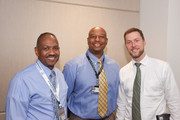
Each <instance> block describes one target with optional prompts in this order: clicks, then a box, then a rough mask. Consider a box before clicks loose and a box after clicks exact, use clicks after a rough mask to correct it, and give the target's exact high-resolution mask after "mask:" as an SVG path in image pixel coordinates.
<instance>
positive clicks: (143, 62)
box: [132, 55, 149, 66]
mask: <svg viewBox="0 0 180 120" xmlns="http://www.w3.org/2000/svg"><path fill="white" fill-rule="evenodd" d="M148 59H149V57H148V55H145V57H144V58H143V59H142V60H141V61H140V62H139V63H141V65H143V66H146V65H147V62H148ZM135 63H136V61H134V60H133V59H132V64H133V65H134V64H135Z"/></svg>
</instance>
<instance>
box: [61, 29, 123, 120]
mask: <svg viewBox="0 0 180 120" xmlns="http://www.w3.org/2000/svg"><path fill="white" fill-rule="evenodd" d="M87 43H88V46H89V49H88V50H87V51H86V53H85V54H83V55H80V56H78V57H77V58H75V59H73V60H71V61H69V62H68V63H66V65H65V67H64V70H63V74H64V77H65V80H66V83H67V84H68V87H69V89H68V108H69V110H70V117H69V120H94V119H97V120H114V119H115V117H114V114H113V112H114V111H115V110H116V102H117V101H116V99H117V96H118V85H119V70H120V67H119V65H118V63H117V62H115V61H114V60H112V59H111V58H110V57H108V56H106V55H105V54H104V48H105V47H106V45H107V43H108V38H107V35H106V31H105V30H104V29H103V28H102V27H94V28H92V29H91V30H90V31H89V35H88V38H87ZM98 61H101V63H102V64H101V63H99V62H98ZM100 64H101V65H100ZM99 67H100V69H99ZM101 73H104V76H105V78H106V83H107V84H106V90H105V91H106V92H105V93H106V95H105V96H106V97H104V98H105V99H106V100H103V102H104V101H106V103H99V101H101V100H100V99H101V98H100V96H101V94H102V92H101V90H100V89H101V88H102V87H101V88H100V86H101V85H100V81H101V80H100V76H101ZM100 104H103V105H104V106H105V108H103V107H101V108H100V107H99V106H100Z"/></svg>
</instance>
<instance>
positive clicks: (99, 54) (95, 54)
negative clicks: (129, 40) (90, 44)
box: [89, 51, 103, 59]
mask: <svg viewBox="0 0 180 120" xmlns="http://www.w3.org/2000/svg"><path fill="white" fill-rule="evenodd" d="M89 52H90V53H91V54H93V55H94V56H96V57H97V58H98V59H100V58H101V56H102V55H103V52H102V53H92V52H91V51H89Z"/></svg>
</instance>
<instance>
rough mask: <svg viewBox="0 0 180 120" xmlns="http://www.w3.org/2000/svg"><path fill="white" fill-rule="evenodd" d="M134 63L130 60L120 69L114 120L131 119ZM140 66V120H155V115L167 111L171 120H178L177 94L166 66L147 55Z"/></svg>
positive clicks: (179, 101) (166, 64)
mask: <svg viewBox="0 0 180 120" xmlns="http://www.w3.org/2000/svg"><path fill="white" fill-rule="evenodd" d="M134 63H135V61H134V60H132V61H131V62H129V63H128V64H127V65H126V66H124V67H123V68H122V69H121V70H120V74H119V75H120V85H119V97H118V101H117V105H118V109H117V119H116V120H132V95H133V83H134V79H135V74H136V66H135V65H134ZM140 63H141V64H142V65H141V66H140V69H141V98H140V102H141V103H140V107H141V118H142V120H156V115H160V114H163V113H167V112H168V111H167V108H168V109H169V111H170V114H171V120H180V113H179V112H180V93H179V90H178V87H177V84H176V81H175V79H174V76H173V73H172V70H171V68H170V66H169V64H168V63H166V62H164V61H161V60H157V59H154V58H150V57H148V56H147V55H146V56H145V57H144V59H143V60H141V61H140ZM166 105H167V107H166Z"/></svg>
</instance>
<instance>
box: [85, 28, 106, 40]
mask: <svg viewBox="0 0 180 120" xmlns="http://www.w3.org/2000/svg"><path fill="white" fill-rule="evenodd" d="M95 31H101V32H102V33H103V34H104V35H105V37H106V31H105V30H104V28H102V27H93V28H92V29H91V30H90V31H89V37H90V36H91V35H92V34H93V33H94V32H95ZM89 37H88V38H89Z"/></svg>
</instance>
